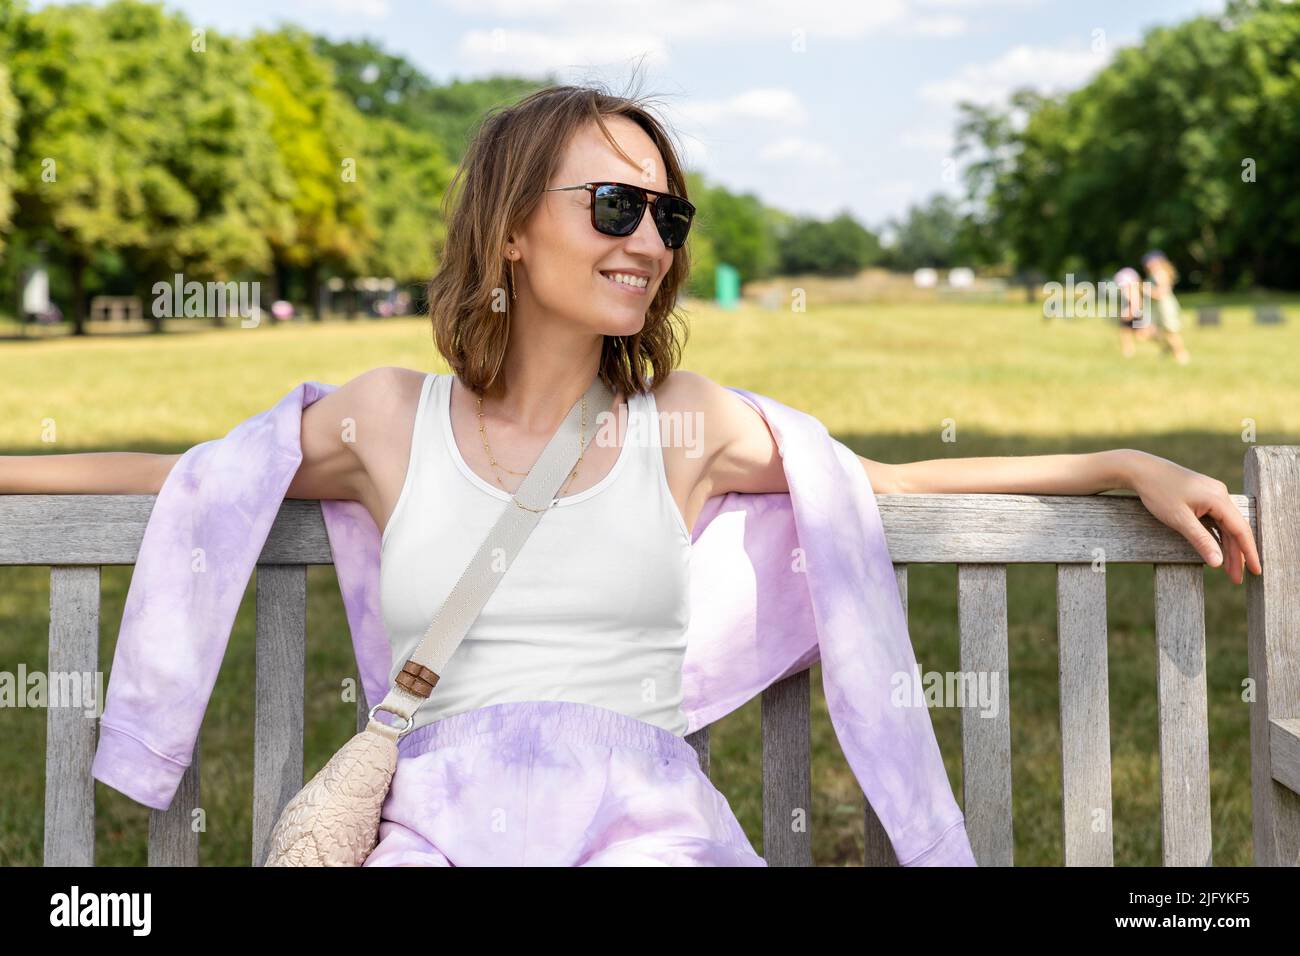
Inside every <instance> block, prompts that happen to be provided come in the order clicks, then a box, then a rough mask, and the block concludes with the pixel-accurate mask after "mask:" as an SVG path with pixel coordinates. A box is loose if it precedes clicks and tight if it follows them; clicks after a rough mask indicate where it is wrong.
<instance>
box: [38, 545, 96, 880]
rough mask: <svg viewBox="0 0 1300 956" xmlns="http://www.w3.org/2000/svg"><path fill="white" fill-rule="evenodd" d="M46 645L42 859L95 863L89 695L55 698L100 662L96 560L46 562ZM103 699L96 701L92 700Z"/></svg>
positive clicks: (61, 863) (92, 725)
mask: <svg viewBox="0 0 1300 956" xmlns="http://www.w3.org/2000/svg"><path fill="white" fill-rule="evenodd" d="M49 647H50V650H49V667H48V668H47V677H48V679H47V681H46V684H47V692H48V694H49V695H50V696H49V698H48V700H47V703H48V707H47V709H46V719H45V850H44V855H45V865H46V866H94V865H95V779H94V778H93V777H92V776H91V775H90V765H91V764H92V763H93V762H94V759H95V746H96V742H97V740H98V736H97V727H98V722H97V721H96V720H92V719H90V718H89V717H87V716H86V710H87V707H86V704H87V703H89V701H88V700H87V699H86V698H85V697H84V696H82V699H80V700H61V699H56V697H55V695H56V694H60V693H62V691H61V690H60V688H66V689H69V690H71V689H73V688H72V685H73V681H74V680H77V679H78V675H92V676H93V675H94V674H95V673H96V672H97V671H98V669H99V568H98V567H63V566H54V567H51V568H50V645H49ZM95 703H96V704H102V701H95Z"/></svg>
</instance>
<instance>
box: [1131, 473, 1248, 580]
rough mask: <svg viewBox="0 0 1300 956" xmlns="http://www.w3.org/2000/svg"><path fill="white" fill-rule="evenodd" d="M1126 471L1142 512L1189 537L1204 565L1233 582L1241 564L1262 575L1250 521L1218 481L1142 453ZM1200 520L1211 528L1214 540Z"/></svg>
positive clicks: (1241, 573)
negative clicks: (1143, 507) (1220, 571)
mask: <svg viewBox="0 0 1300 956" xmlns="http://www.w3.org/2000/svg"><path fill="white" fill-rule="evenodd" d="M1131 474H1132V481H1131V487H1132V489H1133V490H1134V491H1135V492H1137V494H1138V497H1139V498H1141V499H1142V504H1144V505H1146V508H1147V510H1148V511H1150V512H1151V514H1153V515H1154V516H1155V517H1157V518H1159V519H1160V520H1161V521H1163V522H1164V523H1165V524H1167V525H1168V526H1169V527H1171V528H1173V529H1174V530H1175V531H1177V532H1178V533H1179V534H1181V535H1182V536H1183V537H1185V538H1186V539H1187V540H1188V541H1190V542H1191V544H1192V547H1194V548H1195V549H1196V551H1197V553H1199V554H1200V555H1201V557H1203V558H1204V559H1205V562H1206V563H1207V564H1209V565H1210V567H1216V568H1217V567H1219V566H1220V565H1222V566H1223V570H1224V571H1225V572H1226V573H1227V575H1228V578H1229V579H1230V580H1231V581H1232V582H1233V583H1234V584H1240V583H1241V582H1242V580H1243V578H1244V577H1245V572H1244V570H1243V565H1244V566H1245V567H1248V568H1250V570H1251V572H1252V573H1254V574H1262V573H1263V569H1262V568H1261V567H1260V563H1259V551H1258V550H1256V548H1255V536H1254V534H1253V533H1252V532H1251V529H1250V524H1249V523H1248V522H1247V521H1246V519H1245V518H1244V517H1243V516H1242V514H1241V511H1240V510H1238V508H1237V506H1236V504H1234V503H1233V501H1232V499H1231V498H1230V497H1229V496H1228V486H1227V485H1225V484H1224V483H1223V482H1222V481H1219V479H1217V478H1211V477H1210V476H1209V475H1202V474H1201V473H1200V472H1196V471H1192V470H1191V469H1190V468H1184V467H1183V466H1182V465H1179V464H1177V463H1176V462H1172V461H1169V460H1168V459H1167V458H1160V457H1158V456H1156V455H1150V454H1147V453H1146V452H1142V453H1141V457H1139V458H1138V459H1137V461H1136V462H1135V463H1134V465H1133V468H1132V472H1131ZM1202 519H1204V520H1206V521H1207V522H1208V523H1209V525H1210V527H1212V528H1213V529H1214V532H1215V534H1217V535H1218V540H1217V541H1216V540H1215V534H1211V533H1210V530H1209V529H1207V527H1206V525H1205V524H1202ZM1220 546H1222V553H1221V552H1220Z"/></svg>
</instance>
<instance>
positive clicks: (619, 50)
mask: <svg viewBox="0 0 1300 956" xmlns="http://www.w3.org/2000/svg"><path fill="white" fill-rule="evenodd" d="M456 52H457V55H458V56H459V58H460V64H461V66H463V67H464V68H465V70H466V71H467V72H471V73H492V72H497V71H500V70H502V69H509V70H512V71H517V72H521V73H544V72H546V71H548V70H556V71H559V70H561V69H562V68H582V67H587V66H595V65H603V64H609V63H630V62H632V61H633V60H635V61H637V62H638V63H645V64H647V65H663V64H664V63H666V62H667V61H668V49H667V47H666V46H665V44H664V42H663V40H662V39H661V38H660V37H657V36H654V35H653V34H649V33H632V32H618V31H615V32H611V33H604V32H602V33H570V34H551V33H534V32H529V31H526V30H506V29H501V28H497V29H492V30H471V31H469V32H468V33H466V34H465V35H464V36H462V37H461V39H460V43H459V45H458V47H457V51H456Z"/></svg>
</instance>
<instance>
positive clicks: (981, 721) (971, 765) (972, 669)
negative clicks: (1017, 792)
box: [918, 564, 1012, 866]
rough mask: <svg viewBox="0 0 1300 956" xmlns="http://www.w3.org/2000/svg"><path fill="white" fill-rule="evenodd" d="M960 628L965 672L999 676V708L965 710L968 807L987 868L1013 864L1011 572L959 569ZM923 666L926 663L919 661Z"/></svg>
mask: <svg viewBox="0 0 1300 956" xmlns="http://www.w3.org/2000/svg"><path fill="white" fill-rule="evenodd" d="M957 627H958V631H959V633H960V635H961V661H960V665H959V670H960V671H961V672H962V673H963V674H970V675H974V676H976V677H978V676H979V675H996V676H997V696H998V700H997V710H996V713H994V714H993V715H992V716H989V717H981V716H980V711H979V709H978V707H977V706H975V701H973V700H972V701H968V702H967V706H966V707H964V708H962V712H961V716H962V721H961V752H962V767H963V772H962V806H963V808H964V810H965V813H966V832H967V835H969V837H970V842H971V849H972V850H973V851H974V853H975V859H976V860H977V861H978V862H979V864H980V865H981V866H1011V865H1012V840H1011V712H1010V711H1011V709H1010V707H1009V706H1008V700H1009V698H1008V693H1009V688H1008V687H1007V683H1008V682H1007V678H1006V675H1007V569H1006V566H1005V565H1002V564H958V565H957ZM918 664H922V666H923V662H920V661H918Z"/></svg>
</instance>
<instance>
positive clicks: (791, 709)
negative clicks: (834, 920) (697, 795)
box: [759, 669, 812, 866]
mask: <svg viewBox="0 0 1300 956" xmlns="http://www.w3.org/2000/svg"><path fill="white" fill-rule="evenodd" d="M759 714H760V722H761V724H762V735H763V849H762V855H763V858H764V859H765V860H766V861H767V864H768V866H812V724H811V721H810V714H811V710H810V699H809V687H808V671H807V670H806V669H805V670H802V671H799V672H798V673H797V674H790V675H789V676H787V677H783V678H782V679H781V680H778V681H777V682H776V683H774V684H772V685H771V686H770V687H768V688H767V689H766V690H764V691H763V693H762V696H761V702H760V704H759Z"/></svg>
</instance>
